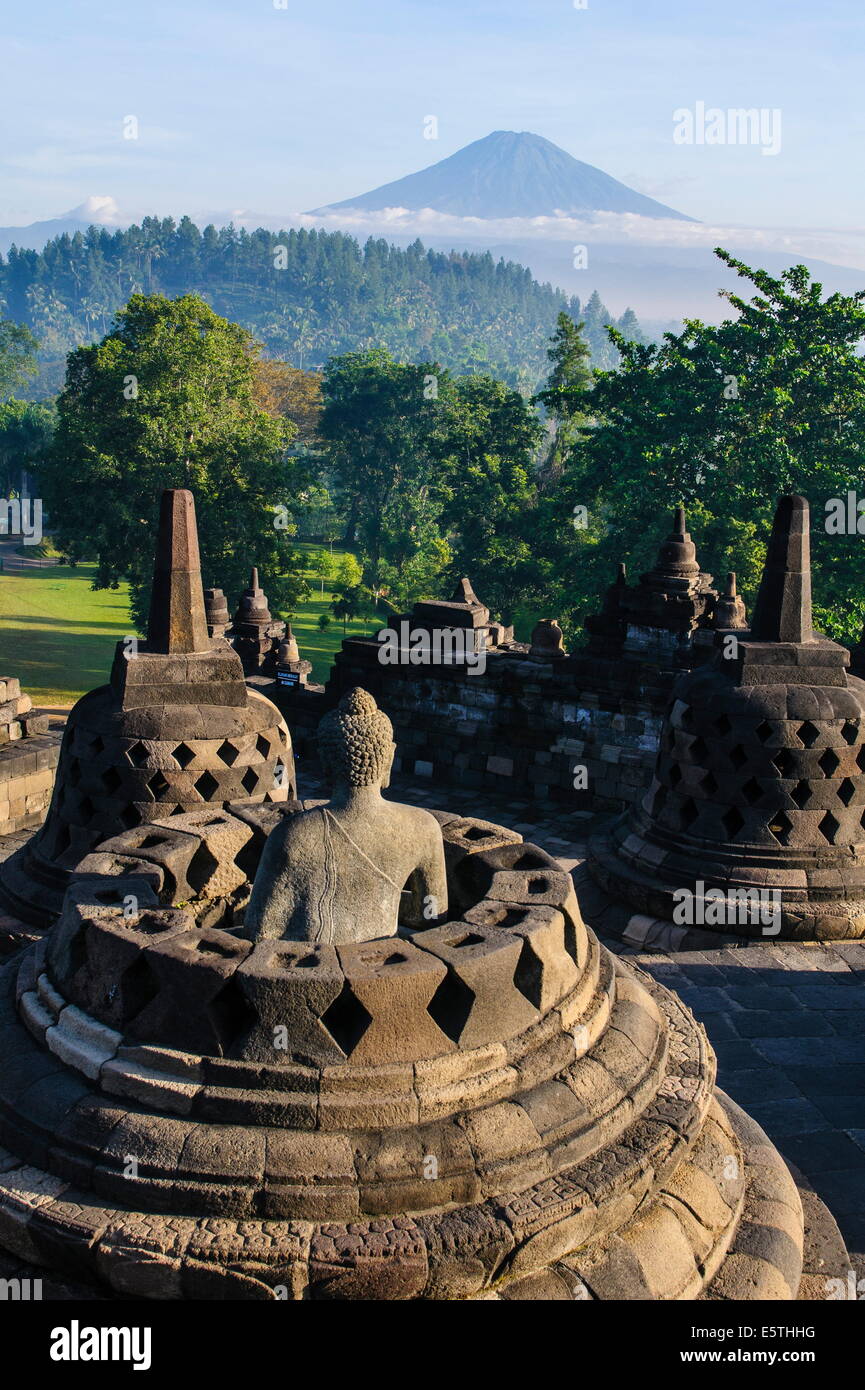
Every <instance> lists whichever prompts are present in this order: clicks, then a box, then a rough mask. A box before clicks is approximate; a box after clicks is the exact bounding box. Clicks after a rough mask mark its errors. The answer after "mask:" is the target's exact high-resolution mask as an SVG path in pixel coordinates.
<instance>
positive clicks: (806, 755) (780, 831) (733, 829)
mask: <svg viewBox="0 0 865 1390" xmlns="http://www.w3.org/2000/svg"><path fill="white" fill-rule="evenodd" d="M808 525H809V521H808V503H807V501H806V500H805V499H804V498H803V497H784V498H782V499H781V502H780V504H779V506H778V510H777V512H776V516H775V522H774V527H773V530H772V537H771V540H770V543H769V549H768V554H767V558H766V566H765V570H764V573H763V579H762V583H761V586H760V592H759V596H758V599H757V604H756V608H755V611H754V617H753V622H752V624H751V629H750V631H744V632H736V631H727V632H724V631H719V632H718V633H717V635H716V654H715V657H714V660H713V661H712V663H711V664H710V665H708V666H705V667H703V668H701V669H699V670H696V671H693V672H691V673H689V674H687V675H684V676H682V677H680V678H679V681H678V683H677V684H676V686H675V687H674V690H673V698H672V703H671V706H670V709H669V711H668V714H667V718H666V720H665V724H664V728H663V731H662V735H661V745H660V752H659V754H658V759H657V765H656V769H655V775H654V778H653V780H652V784H651V786H650V788H649V790H648V792H647V793H646V795H645V797H644V798H643V800H642V803H641V804H638V805H637V807H636V808H635V809H634V810H633V811H632V812H630V813H628V814H627V815H626V816H625V817H623V818H622V820H621V821H620V822H619V823H618V825H617V826H616V827H615V828H614V831H613V833H612V835H611V837H609V838H608V839H599V840H596V841H595V843H594V845H593V849H592V855H591V859H590V868H591V872H592V874H593V876H594V878H595V879H596V881H597V882H598V883H599V884H600V885H601V886H602V887H603V888H604V889H605V890H606V891H607V892H608V893H609V894H610V895H611V896H612V897H613V898H615V899H619V900H621V901H624V902H626V903H627V904H629V905H630V906H631V907H633V908H634V910H635V911H637V912H639V913H647V914H650V915H653V916H656V917H658V918H665V919H667V920H672V921H677V922H681V921H683V920H686V919H683V917H682V915H681V912H680V913H679V914H678V915H677V913H676V907H677V903H678V904H680V903H681V901H682V899H681V896H680V897H679V898H678V899H677V894H679V895H681V893H682V890H686V891H687V892H688V893H691V894H693V895H695V897H703V898H705V894H706V892H708V891H709V890H711V893H712V895H713V896H716V895H720V896H721V897H723V899H724V901H725V906H724V910H723V911H721V912H718V911H717V910H715V911H713V913H712V914H710V915H706V914H705V911H704V912H702V913H701V914H700V919H701V921H702V922H703V924H704V925H705V926H706V927H707V928H712V927H716V926H717V928H718V929H719V930H722V931H725V932H727V933H730V934H733V935H740V936H761V935H766V936H769V937H772V936H781V937H793V938H802V939H815V938H816V939H832V938H844V937H862V936H865V683H863V682H862V680H860V679H858V678H857V677H855V676H851V675H849V674H848V671H847V666H848V664H849V660H850V657H849V653H848V651H847V650H846V648H844V647H841V646H838V645H837V644H836V643H834V642H830V641H828V640H827V639H826V638H825V637H823V636H821V635H820V634H819V633H816V632H814V630H813V628H812V623H811V571H810V559H809V536H808ZM732 597H733V595H731V594H729V593H728V595H727V596H726V600H727V601H728V602H729V601H730V600H731V599H732ZM731 616H732V617H735V616H736V612H735V610H734V609H733V610H731ZM699 885H703V887H702V889H701V888H700V887H699ZM758 893H759V894H761V895H762V902H763V905H764V908H765V909H767V910H765V911H764V912H763V913H762V914H761V915H758V914H752V913H751V912H750V911H747V910H745V909H746V906H747V898H746V895H747V894H751V895H755V894H758ZM737 895H738V897H737ZM772 904H775V905H776V906H777V912H776V913H774V914H773V913H772V912H771V911H770V910H768V909H770V908H771V906H772ZM752 917H753V920H752ZM710 918H712V919H717V918H720V921H721V923H722V924H721V925H719V924H718V922H717V920H710ZM770 919H771V920H770ZM668 944H669V943H668Z"/></svg>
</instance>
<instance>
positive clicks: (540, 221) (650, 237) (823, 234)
mask: <svg viewBox="0 0 865 1390" xmlns="http://www.w3.org/2000/svg"><path fill="white" fill-rule="evenodd" d="M207 220H210V221H214V222H221V223H226V222H230V221H233V222H234V224H235V226H238V227H240V226H243V227H246V228H248V229H250V230H252V229H253V228H255V227H267V228H270V229H272V230H274V231H279V230H280V229H282V228H289V227H324V228H326V229H327V230H329V231H336V230H343V231H347V232H352V233H354V234H356V235H357V236H358V237H360V238H364V237H367V236H385V237H386V236H388V235H399V236H401V237H402V236H406V235H408V236H418V237H420V238H421V239H422V240H423V238H424V236H427V237H429V236H435V237H436V238H441V237H448V238H451V239H452V240H453V244H454V246H460V245H464V244H466V243H474V242H484V243H490V242H500V241H532V240H537V241H538V242H545V241H546V242H550V241H562V242H572V243H579V242H585V243H587V244H589V245H591V244H592V243H593V242H595V243H598V242H602V243H603V244H604V245H608V246H612V245H623V246H653V247H665V246H666V247H670V248H676V249H680V250H705V249H709V250H711V248H712V247H715V246H735V247H736V249H737V251H744V250H755V251H777V252H779V253H781V254H784V255H789V256H790V257H791V258H793V259H796V258H797V257H806V258H807V257H809V256H810V257H813V258H817V259H819V260H824V261H830V262H832V263H834V264H835V265H842V266H851V267H853V268H858V269H865V236H863V232H862V231H861V230H857V229H851V230H849V231H837V230H834V229H832V228H826V227H814V228H796V229H792V230H791V229H786V228H783V227H746V226H740V225H736V224H735V223H728V224H716V225H709V224H707V223H705V222H681V221H679V220H678V219H675V218H660V217H659V218H653V217H640V216H638V215H637V214H636V213H614V212H597V213H593V214H592V215H591V216H590V217H586V218H578V217H573V216H567V215H566V214H564V213H560V214H557V215H556V216H555V217H505V218H497V219H489V218H482V217H457V216H454V215H451V214H449V213H441V212H435V211H434V210H433V209H432V208H424V209H422V210H421V211H410V210H409V209H407V208H384V209H382V210H381V211H376V212H366V211H363V210H362V209H352V208H344V209H342V210H340V211H339V212H328V213H321V214H317V215H311V214H309V213H287V214H285V215H284V216H282V217H274V216H273V215H272V214H258V213H252V212H249V211H247V210H244V209H235V210H233V211H231V212H228V211H223V212H221V213H209V214H208V215H207Z"/></svg>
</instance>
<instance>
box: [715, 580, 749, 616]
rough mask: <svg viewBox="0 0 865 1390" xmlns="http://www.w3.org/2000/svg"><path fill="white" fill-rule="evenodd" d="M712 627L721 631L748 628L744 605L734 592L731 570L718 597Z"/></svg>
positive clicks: (734, 581)
mask: <svg viewBox="0 0 865 1390" xmlns="http://www.w3.org/2000/svg"><path fill="white" fill-rule="evenodd" d="M712 626H713V627H715V628H718V629H721V630H728V629H730V628H741V629H744V628H746V627H747V626H748V618H747V614H746V612H745V605H744V603H743V602H742V600H741V599H740V597H739V595H738V593H737V591H736V575H735V572H734V571H733V570H731V571H730V573H729V574H728V575H727V583H726V585H725V586H724V591H723V593H721V594H719V595H718V599H717V602H716V603H715V612H714V616H713V618H712Z"/></svg>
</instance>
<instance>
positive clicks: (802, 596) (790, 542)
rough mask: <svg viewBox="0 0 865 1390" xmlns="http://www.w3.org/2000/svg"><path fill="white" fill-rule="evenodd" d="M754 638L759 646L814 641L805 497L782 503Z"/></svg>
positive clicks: (768, 553) (789, 498)
mask: <svg viewBox="0 0 865 1390" xmlns="http://www.w3.org/2000/svg"><path fill="white" fill-rule="evenodd" d="M751 638H752V640H753V641H755V642H810V641H812V640H813V629H812V626H811V548H810V541H809V508H808V502H807V499H806V498H804V497H797V496H787V497H782V498H781V501H780V502H779V503H778V509H777V511H776V512H775V520H774V522H773V524H772V535H771V536H770V538H769V546H768V549H767V551H766V564H765V567H764V569H763V578H762V580H761V581H760V592H759V593H758V595H757V602H756V604H755V605H754V618H753V621H752V623H751Z"/></svg>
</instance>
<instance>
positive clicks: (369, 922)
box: [245, 687, 447, 944]
mask: <svg viewBox="0 0 865 1390" xmlns="http://www.w3.org/2000/svg"><path fill="white" fill-rule="evenodd" d="M318 745H319V754H320V758H321V762H322V766H323V768H324V772H325V775H326V776H328V777H329V779H330V782H331V789H332V793H333V795H332V799H331V800H330V801H329V802H328V803H327V804H326V805H323V806H317V807H315V808H314V809H312V810H309V811H303V812H301V813H299V814H298V815H296V816H289V817H287V818H286V819H285V820H284V821H283V822H282V824H281V825H279V826H277V828H276V829H275V830H274V831H273V832H272V833H271V835H270V836H269V838H268V840H267V843H266V845H265V847H264V852H263V854H262V858H261V863H260V865H259V868H258V872H257V873H256V875H255V882H254V883H253V886H252V895H251V898H250V901H249V906H248V907H247V910H246V926H245V934H246V935H247V936H248V937H250V938H251V939H252V940H254V941H255V940H261V939H262V938H283V939H286V940H290V941H317V942H329V943H335V944H340V943H342V942H349V941H372V940H374V939H375V938H376V937H382V936H393V935H395V933H396V931H397V928H398V926H399V925H400V924H402V925H404V926H407V927H418V928H421V927H431V926H434V925H436V923H437V921H439V920H441V918H442V917H443V916H444V915H445V913H446V910H447V882H446V879H445V860H444V847H443V843H442V833H441V828H440V826H439V823H438V821H437V820H436V819H435V817H434V816H431V815H430V814H429V812H428V811H422V810H420V809H419V808H417V807H414V806H403V805H401V804H400V803H398V802H394V801H385V799H384V798H383V796H382V794H381V789H382V787H386V786H387V785H388V780H389V776H390V769H391V765H392V763H393V756H394V753H395V751H396V745H395V743H394V741H393V728H392V726H391V722H390V720H389V719H388V717H387V715H386V714H384V712H383V711H382V710H380V709H379V708H378V706H377V705H376V702H375V700H374V699H373V697H372V695H370V694H369V693H368V692H367V691H365V690H361V689H360V688H357V687H356V688H355V689H353V690H350V691H349V692H348V693H347V694H346V695H344V696H343V698H342V699H341V701H340V703H339V706H338V708H337V709H335V710H332V711H331V712H330V713H329V714H326V715H325V716H324V718H323V719H322V721H321V723H320V724H319V727H318Z"/></svg>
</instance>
